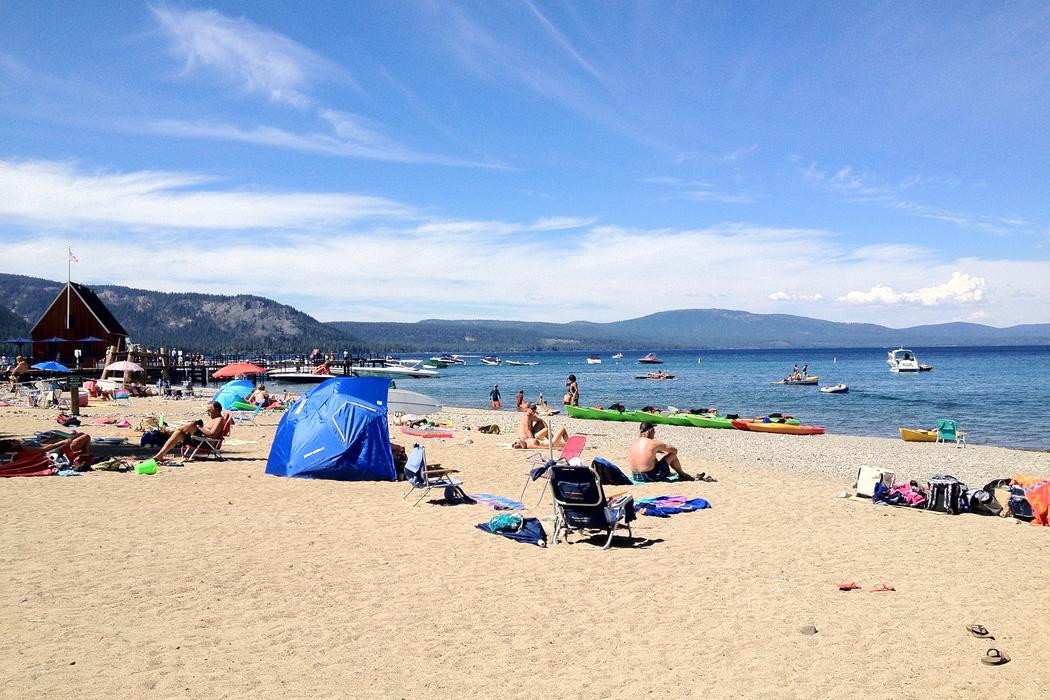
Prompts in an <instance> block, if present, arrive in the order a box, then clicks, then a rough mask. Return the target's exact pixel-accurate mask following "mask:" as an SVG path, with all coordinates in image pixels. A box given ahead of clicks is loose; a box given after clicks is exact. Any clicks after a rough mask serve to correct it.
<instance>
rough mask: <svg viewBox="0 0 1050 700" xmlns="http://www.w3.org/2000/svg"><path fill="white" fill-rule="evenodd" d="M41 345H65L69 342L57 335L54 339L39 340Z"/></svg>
mask: <svg viewBox="0 0 1050 700" xmlns="http://www.w3.org/2000/svg"><path fill="white" fill-rule="evenodd" d="M40 342H41V343H66V342H69V341H67V340H66V339H65V338H59V337H58V336H57V335H56V336H55V337H54V338H48V339H47V340H41V341H40Z"/></svg>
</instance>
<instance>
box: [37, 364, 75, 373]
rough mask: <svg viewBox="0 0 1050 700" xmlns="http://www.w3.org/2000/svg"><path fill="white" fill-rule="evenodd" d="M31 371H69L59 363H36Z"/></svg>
mask: <svg viewBox="0 0 1050 700" xmlns="http://www.w3.org/2000/svg"><path fill="white" fill-rule="evenodd" d="M33 369H41V370H44V371H45V372H69V371H71V370H70V369H69V368H68V367H66V366H65V365H64V364H62V363H61V362H38V363H36V364H35V365H33Z"/></svg>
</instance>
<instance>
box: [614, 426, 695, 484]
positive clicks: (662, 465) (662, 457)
mask: <svg viewBox="0 0 1050 700" xmlns="http://www.w3.org/2000/svg"><path fill="white" fill-rule="evenodd" d="M627 464H628V465H629V466H630V468H631V476H632V478H633V479H634V480H635V481H641V482H656V481H667V480H668V477H670V476H671V470H674V472H675V473H676V474H678V478H679V479H680V480H682V481H694V479H693V477H691V476H690V475H689V474H686V473H685V470H684V469H682V463H681V462H679V461H678V448H676V447H672V446H671V445H668V444H667V443H666V442H662V441H660V440H657V439H656V427H655V426H654V425H653V424H652V423H641V424H640V425H639V426H638V437H637V438H636V439H635V441H634V442H632V443H631V447H630V449H629V450H628V452H627Z"/></svg>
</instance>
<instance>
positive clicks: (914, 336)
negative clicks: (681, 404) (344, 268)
mask: <svg viewBox="0 0 1050 700" xmlns="http://www.w3.org/2000/svg"><path fill="white" fill-rule="evenodd" d="M329 325H331V326H333V327H334V328H337V329H339V330H340V331H342V332H344V333H347V334H349V335H352V336H353V337H355V338H357V339H358V340H359V341H360V342H361V343H363V344H365V345H368V346H370V347H374V348H376V349H379V350H383V351H388V352H413V351H418V350H435V351H450V352H456V351H471V350H476V351H485V352H508V351H513V350H518V351H523V350H614V349H615V350H659V349H674V348H779V347H783V348H789V347H807V348H816V347H836V348H839V347H841V348H845V347H888V346H891V345H892V346H896V345H898V344H903V345H914V346H930V345H1047V344H1050V324H1045V323H1044V324H1029V325H1023V326H1013V327H1011V328H993V327H992V326H983V325H980V324H976V323H944V324H937V325H925V326H914V327H911V328H888V327H886V326H880V325H876V324H872V323H839V322H836V321H823V320H820V319H815V318H807V317H805V316H791V315H787V314H753V313H748V312H746V311H730V310H726V309H683V310H680V311H661V312H659V313H655V314H650V315H648V316H642V317H641V318H634V319H630V320H626V321H614V322H612V323H592V322H588V321H572V322H570V323H533V322H524V321H492V320H478V321H468V320H459V321H445V320H426V321H419V322H417V323H368V322H360V321H334V322H331V323H329Z"/></svg>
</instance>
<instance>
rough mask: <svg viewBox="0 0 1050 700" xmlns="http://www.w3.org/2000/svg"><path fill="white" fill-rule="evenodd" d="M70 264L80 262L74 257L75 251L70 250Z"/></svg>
mask: <svg viewBox="0 0 1050 700" xmlns="http://www.w3.org/2000/svg"><path fill="white" fill-rule="evenodd" d="M69 262H80V261H79V260H77V256H75V255H73V249H72V248H70V249H69Z"/></svg>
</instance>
